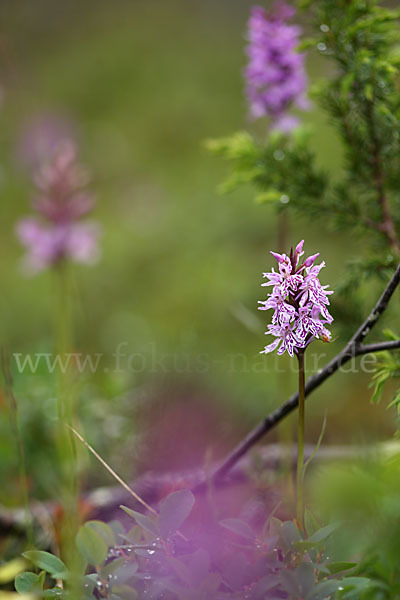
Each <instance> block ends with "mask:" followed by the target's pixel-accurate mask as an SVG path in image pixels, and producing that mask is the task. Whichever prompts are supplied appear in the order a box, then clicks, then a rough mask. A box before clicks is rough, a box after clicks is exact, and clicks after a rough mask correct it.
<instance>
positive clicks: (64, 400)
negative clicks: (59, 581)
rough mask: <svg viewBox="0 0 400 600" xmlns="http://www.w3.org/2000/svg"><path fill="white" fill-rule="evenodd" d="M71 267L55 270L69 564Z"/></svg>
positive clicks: (72, 523) (73, 470) (72, 496)
mask: <svg viewBox="0 0 400 600" xmlns="http://www.w3.org/2000/svg"><path fill="white" fill-rule="evenodd" d="M67 267H68V265H67V264H66V263H65V262H60V263H59V264H58V265H57V266H56V268H55V273H54V275H55V315H54V316H55V323H54V333H55V346H56V352H57V355H58V381H57V399H58V420H59V428H58V431H57V441H58V447H59V460H60V477H61V493H62V497H63V504H64V511H65V517H64V524H63V528H64V529H65V539H64V541H65V548H64V549H63V551H62V553H64V554H65V553H66V555H65V556H64V558H65V559H66V561H67V563H68V562H70V560H68V559H71V556H72V554H73V538H74V536H75V533H76V531H75V530H76V528H77V525H78V520H77V514H78V512H77V508H78V507H77V502H78V482H77V473H78V460H77V449H76V441H75V438H74V435H73V433H72V431H71V430H70V429H67V427H66V426H67V425H68V426H69V427H72V425H73V422H74V414H73V413H74V407H73V404H74V402H73V395H72V382H71V376H70V372H69V367H70V365H69V362H68V354H67V353H68V352H69V351H70V349H71V308H70V289H69V288H70V286H69V273H68V269H67Z"/></svg>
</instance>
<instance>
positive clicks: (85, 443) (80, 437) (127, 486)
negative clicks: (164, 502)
mask: <svg viewBox="0 0 400 600" xmlns="http://www.w3.org/2000/svg"><path fill="white" fill-rule="evenodd" d="M66 427H68V429H70V430H71V431H72V433H73V434H74V435H76V437H77V438H78V440H80V441H81V442H82V444H84V445H85V446H86V448H87V449H88V450H89V451H90V452H91V453H92V454H93V456H95V457H96V458H97V460H98V461H100V462H101V464H102V465H103V466H104V467H105V468H106V469H107V471H108V472H109V473H111V475H112V476H113V477H114V479H116V480H117V481H118V483H119V484H120V485H122V487H123V488H124V489H125V490H126V491H127V492H128V493H129V494H130V495H131V496H133V498H135V500H136V501H137V502H140V504H142V506H144V507H145V508H147V510H148V511H149V512H151V513H152V514H153V515H157V512H156V511H155V510H154V508H152V507H151V506H150V505H149V504H147V502H146V501H145V500H143V499H142V498H141V497H140V496H138V495H137V494H136V493H135V492H134V491H133V490H132V489H131V488H130V487H129V485H128V484H127V483H125V481H124V480H123V479H121V477H120V476H119V475H118V474H117V473H116V472H115V471H114V470H113V469H112V468H111V467H110V465H108V464H107V463H106V461H105V460H104V459H102V458H101V456H100V455H99V454H97V452H96V450H95V449H94V448H92V446H91V445H90V444H89V443H88V442H87V441H86V440H85V439H84V438H83V437H82V436H81V434H80V433H78V432H77V431H76V430H75V429H74V428H73V427H70V426H69V425H66Z"/></svg>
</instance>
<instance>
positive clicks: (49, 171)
mask: <svg viewBox="0 0 400 600" xmlns="http://www.w3.org/2000/svg"><path fill="white" fill-rule="evenodd" d="M87 181H88V177H87V174H86V172H85V171H84V170H83V169H82V168H81V167H80V165H79V164H78V163H77V160H76V148H75V146H74V145H73V144H72V143H71V142H69V141H66V142H63V143H62V144H60V145H59V146H58V147H57V149H56V150H55V151H54V153H53V155H52V157H51V160H50V161H49V162H47V163H46V164H45V165H43V166H42V167H41V168H40V169H39V171H38V172H37V173H36V176H35V183H36V186H37V189H38V196H37V197H36V198H35V200H34V202H33V206H34V208H35V210H36V211H37V212H38V213H39V215H40V217H41V219H38V218H36V217H29V218H25V219H22V220H21V221H20V222H19V223H18V225H17V235H18V237H19V239H20V241H21V243H22V244H23V245H24V246H25V248H26V249H27V251H28V254H27V256H26V259H25V264H26V267H27V269H28V270H29V271H31V272H37V271H40V270H42V269H45V268H46V267H49V266H53V265H55V264H57V263H58V262H60V261H62V260H64V259H70V260H73V261H77V262H82V263H93V262H95V261H96V260H97V258H98V256H99V250H98V238H99V235H100V228H99V226H98V225H97V224H96V223H90V222H89V223H88V222H86V223H81V222H80V219H81V218H82V217H84V216H85V215H87V214H88V213H89V212H90V211H91V210H92V208H93V206H94V200H93V198H92V197H91V196H90V195H88V194H87V193H86V192H85V191H83V188H84V187H85V185H86V184H87Z"/></svg>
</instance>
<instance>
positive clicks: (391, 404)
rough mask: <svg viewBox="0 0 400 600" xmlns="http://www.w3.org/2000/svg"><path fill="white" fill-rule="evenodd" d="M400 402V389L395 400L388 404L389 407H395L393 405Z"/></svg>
mask: <svg viewBox="0 0 400 600" xmlns="http://www.w3.org/2000/svg"><path fill="white" fill-rule="evenodd" d="M399 404H400V389H399V390H398V391H397V392H396V394H395V396H394V398H393V400H392V401H391V402H390V403H389V404H388V406H387V408H393V406H398V405H399Z"/></svg>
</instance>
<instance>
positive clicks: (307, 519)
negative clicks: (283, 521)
mask: <svg viewBox="0 0 400 600" xmlns="http://www.w3.org/2000/svg"><path fill="white" fill-rule="evenodd" d="M304 523H305V526H306V531H307V535H309V536H311V535H312V534H313V533H315V532H316V531H318V529H320V528H321V525H320V524H319V523H318V521H317V519H316V518H315V517H314V515H313V514H312V512H311V511H310V510H309V509H308V508H306V509H305V511H304Z"/></svg>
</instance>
